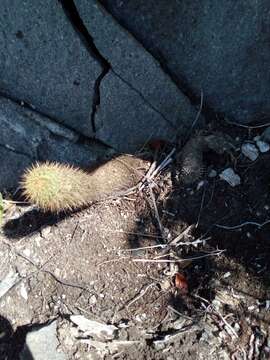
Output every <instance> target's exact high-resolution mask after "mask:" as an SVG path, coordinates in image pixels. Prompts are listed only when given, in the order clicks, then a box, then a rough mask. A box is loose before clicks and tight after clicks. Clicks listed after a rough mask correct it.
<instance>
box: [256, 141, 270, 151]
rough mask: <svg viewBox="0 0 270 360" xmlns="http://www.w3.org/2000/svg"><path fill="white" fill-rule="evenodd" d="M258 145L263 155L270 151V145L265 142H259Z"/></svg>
mask: <svg viewBox="0 0 270 360" xmlns="http://www.w3.org/2000/svg"><path fill="white" fill-rule="evenodd" d="M256 145H257V147H258V149H259V150H260V152H261V153H266V152H267V151H269V150H270V145H269V144H268V143H267V142H265V141H261V140H257V141H256Z"/></svg>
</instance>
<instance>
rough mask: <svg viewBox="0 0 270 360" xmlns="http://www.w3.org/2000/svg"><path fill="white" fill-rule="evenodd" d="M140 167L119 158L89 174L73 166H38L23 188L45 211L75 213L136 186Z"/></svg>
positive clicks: (131, 159) (28, 174) (26, 176)
mask: <svg viewBox="0 0 270 360" xmlns="http://www.w3.org/2000/svg"><path fill="white" fill-rule="evenodd" d="M139 164H140V160H139V159H137V158H134V157H131V156H120V157H119V158H116V159H113V160H110V161H109V162H107V163H106V164H104V165H102V166H100V167H99V168H97V169H96V170H94V171H93V172H91V173H87V172H85V171H83V170H81V169H78V168H75V167H72V166H70V165H65V164H58V163H49V162H46V163H43V164H39V163H37V164H36V165H34V166H32V167H31V168H30V169H28V170H26V172H25V174H24V175H23V179H22V182H21V187H22V189H23V194H24V196H25V197H26V199H27V200H28V201H29V202H31V203H34V204H37V205H38V206H39V207H40V208H41V209H43V210H45V211H46V210H49V211H52V212H59V211H65V210H72V209H76V208H81V207H84V206H86V205H89V204H90V203H93V202H95V201H97V200H101V199H104V198H105V197H106V196H109V195H114V194H116V193H117V192H119V191H123V190H126V189H127V188H129V187H131V186H134V185H135V184H136V182H138V180H139V173H137V172H136V171H135V170H136V167H137V166H138V165H139Z"/></svg>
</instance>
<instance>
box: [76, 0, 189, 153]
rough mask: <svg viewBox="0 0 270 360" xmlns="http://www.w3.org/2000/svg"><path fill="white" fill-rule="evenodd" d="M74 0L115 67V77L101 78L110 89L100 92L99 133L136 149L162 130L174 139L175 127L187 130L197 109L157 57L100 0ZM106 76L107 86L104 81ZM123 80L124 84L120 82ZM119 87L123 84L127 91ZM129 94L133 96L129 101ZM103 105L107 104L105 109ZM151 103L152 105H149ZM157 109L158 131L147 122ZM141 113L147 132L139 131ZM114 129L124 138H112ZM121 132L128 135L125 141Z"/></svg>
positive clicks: (122, 146)
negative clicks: (117, 20)
mask: <svg viewBox="0 0 270 360" xmlns="http://www.w3.org/2000/svg"><path fill="white" fill-rule="evenodd" d="M74 3H75V5H76V7H77V10H78V12H79V15H80V17H81V19H82V21H83V23H84V25H85V26H86V28H87V30H88V33H89V34H91V37H92V38H93V40H94V43H95V46H96V48H97V49H98V51H99V53H100V54H101V55H102V56H103V57H104V58H105V59H106V61H107V62H108V63H109V64H110V65H111V72H113V73H114V77H113V76H111V74H109V76H108V74H107V75H106V76H105V77H104V78H103V81H102V84H101V87H102V92H103V94H104V93H105V92H106V95H105V97H104V98H103V99H102V93H101V99H100V107H99V108H98V109H97V113H96V128H97V137H98V138H99V139H101V140H102V141H104V142H106V143H109V144H110V145H111V146H113V147H115V148H116V149H118V150H119V151H132V150H133V151H134V150H135V149H138V148H139V147H140V146H141V145H143V144H144V143H145V142H147V140H149V139H151V138H156V137H157V136H161V137H162V138H163V139H167V140H168V139H171V133H172V132H173V131H175V129H177V130H178V131H179V135H183V134H185V132H186V130H187V128H189V127H190V126H191V124H192V122H193V121H194V119H195V117H196V110H195V109H194V108H193V107H192V106H191V104H190V102H189V99H188V98H186V97H185V96H184V95H183V93H182V92H181V91H180V90H179V89H178V88H177V86H176V85H175V84H174V83H173V82H172V81H171V79H170V78H169V77H168V76H167V75H166V74H165V73H164V72H163V71H162V69H161V67H160V66H159V64H158V63H157V61H156V60H155V59H154V58H153V57H152V56H151V55H150V54H149V53H148V52H147V51H146V50H145V49H144V48H143V47H142V46H141V45H140V44H139V43H138V42H137V41H136V40H135V39H134V38H133V37H132V36H131V35H130V34H129V33H127V32H126V31H125V30H124V29H123V28H121V26H120V25H119V24H118V23H117V22H115V21H114V19H113V18H112V17H111V16H110V15H109V14H108V13H107V12H106V11H105V10H104V9H103V8H102V7H101V6H100V5H99V4H98V3H97V2H96V1H94V0H91V1H85V0H75V1H74ZM115 77H119V90H118V91H115ZM105 79H106V87H107V89H105V88H104V86H103V83H104V82H105ZM108 79H113V80H112V81H113V82H112V83H110V82H109V81H108ZM120 80H121V82H123V83H125V84H121V85H120ZM120 89H121V90H123V89H124V93H122V92H121V91H120ZM136 93H137V94H136ZM112 94H114V95H112ZM127 94H128V95H127ZM138 95H139V96H138ZM112 96H113V98H112ZM132 97H133V100H132ZM139 97H141V99H140V100H139ZM127 98H128V99H129V100H128V103H126V104H125V103H124V101H125V100H126V99H127ZM141 100H143V102H144V105H143V106H142V101H141ZM112 105H113V106H112ZM102 106H105V107H104V109H102ZM121 107H122V110H121ZM146 107H149V108H150V109H151V110H152V111H150V110H149V109H148V110H146ZM115 110H117V111H115ZM154 112H156V114H155V116H154V118H155V119H156V120H155V124H156V125H155V126H156V128H157V129H158V130H157V133H158V134H157V133H156V131H154V132H153V127H152V126H150V128H148V124H149V123H151V124H152V123H153V114H154ZM150 114H151V115H150ZM119 115H120V118H119ZM124 117H125V121H123V118H124ZM158 117H159V121H157V119H158ZM142 119H143V130H144V131H143V133H142V131H140V130H141V126H142ZM109 127H110V128H111V129H113V130H112V131H110V135H109V134H108V133H106V130H105V129H108V128H109ZM138 129H139V130H138ZM164 129H165V130H166V131H164ZM114 130H115V131H116V133H118V134H120V133H122V134H123V133H124V135H123V136H122V137H121V138H119V137H118V136H117V135H116V134H115V136H113V138H112V137H111V135H112V133H113V131H114ZM137 131H138V132H140V138H139V136H138V135H137V136H136V133H137ZM131 134H132V136H133V135H135V137H136V140H135V139H134V138H131V136H130V135H131ZM168 134H170V135H169V137H168ZM122 138H125V141H124V142H123V141H122V140H123V139H122ZM127 139H128V141H127Z"/></svg>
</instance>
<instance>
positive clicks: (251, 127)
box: [226, 120, 270, 129]
mask: <svg viewBox="0 0 270 360" xmlns="http://www.w3.org/2000/svg"><path fill="white" fill-rule="evenodd" d="M226 122H227V123H228V124H230V125H235V126H239V127H242V128H245V129H260V128H264V127H267V126H270V123H266V124H262V125H254V126H249V125H243V124H237V123H235V122H232V121H228V120H227V121H226Z"/></svg>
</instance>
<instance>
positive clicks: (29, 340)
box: [20, 321, 67, 360]
mask: <svg viewBox="0 0 270 360" xmlns="http://www.w3.org/2000/svg"><path fill="white" fill-rule="evenodd" d="M58 346H59V343H58V340H57V332H56V321H53V322H52V323H51V324H49V325H45V326H43V327H42V328H40V329H39V330H33V331H31V332H29V333H27V335H26V339H25V346H24V349H23V351H22V353H21V354H20V359H21V360H28V359H29V360H30V359H33V360H44V359H46V360H66V359H67V358H66V356H65V354H64V353H63V352H62V351H59V349H58Z"/></svg>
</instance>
